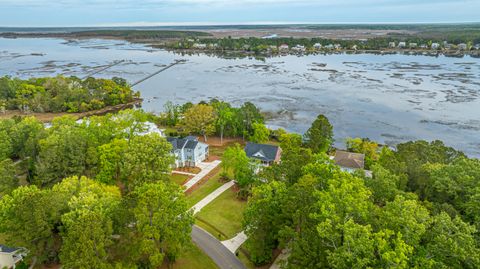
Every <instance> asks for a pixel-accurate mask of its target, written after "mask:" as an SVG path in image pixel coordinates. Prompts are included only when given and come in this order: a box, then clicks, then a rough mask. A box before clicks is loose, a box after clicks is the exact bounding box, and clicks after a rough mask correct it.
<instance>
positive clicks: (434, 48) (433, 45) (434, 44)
mask: <svg viewBox="0 0 480 269" xmlns="http://www.w3.org/2000/svg"><path fill="white" fill-rule="evenodd" d="M439 48H440V44H438V43H432V50H438V49H439Z"/></svg>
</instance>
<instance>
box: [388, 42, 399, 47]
mask: <svg viewBox="0 0 480 269" xmlns="http://www.w3.org/2000/svg"><path fill="white" fill-rule="evenodd" d="M396 46H397V44H396V43H395V42H389V43H388V47H389V48H395V47H396Z"/></svg>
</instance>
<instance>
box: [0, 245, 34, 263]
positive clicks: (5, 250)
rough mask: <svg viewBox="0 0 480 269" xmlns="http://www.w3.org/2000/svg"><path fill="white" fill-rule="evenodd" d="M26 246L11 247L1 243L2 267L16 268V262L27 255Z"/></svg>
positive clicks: (0, 257)
mask: <svg viewBox="0 0 480 269" xmlns="http://www.w3.org/2000/svg"><path fill="white" fill-rule="evenodd" d="M27 253H28V252H27V250H26V249H24V248H10V247H7V246H4V245H0V268H15V266H16V264H17V263H19V262H20V261H22V260H23V257H25V256H27Z"/></svg>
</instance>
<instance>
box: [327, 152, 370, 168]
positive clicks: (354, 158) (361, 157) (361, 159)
mask: <svg viewBox="0 0 480 269" xmlns="http://www.w3.org/2000/svg"><path fill="white" fill-rule="evenodd" d="M333 160H334V161H335V164H336V165H338V166H340V168H341V169H342V170H343V171H346V172H354V171H355V170H358V169H363V168H364V167H365V154H361V153H352V152H348V151H343V150H337V152H336V153H335V157H333Z"/></svg>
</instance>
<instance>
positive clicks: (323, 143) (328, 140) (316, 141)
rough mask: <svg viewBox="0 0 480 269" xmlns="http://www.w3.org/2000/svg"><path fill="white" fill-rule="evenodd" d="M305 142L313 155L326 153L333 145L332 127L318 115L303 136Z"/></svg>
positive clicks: (322, 116)
mask: <svg viewBox="0 0 480 269" xmlns="http://www.w3.org/2000/svg"><path fill="white" fill-rule="evenodd" d="M304 138H305V142H306V144H307V146H308V147H309V148H311V149H312V151H313V153H319V152H327V150H328V149H329V148H330V145H331V144H332V143H333V127H332V125H331V124H330V122H329V121H328V119H327V117H325V116H324V115H318V117H317V119H315V121H314V122H313V123H312V126H311V127H310V129H308V130H307V132H306V133H305V135H304Z"/></svg>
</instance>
